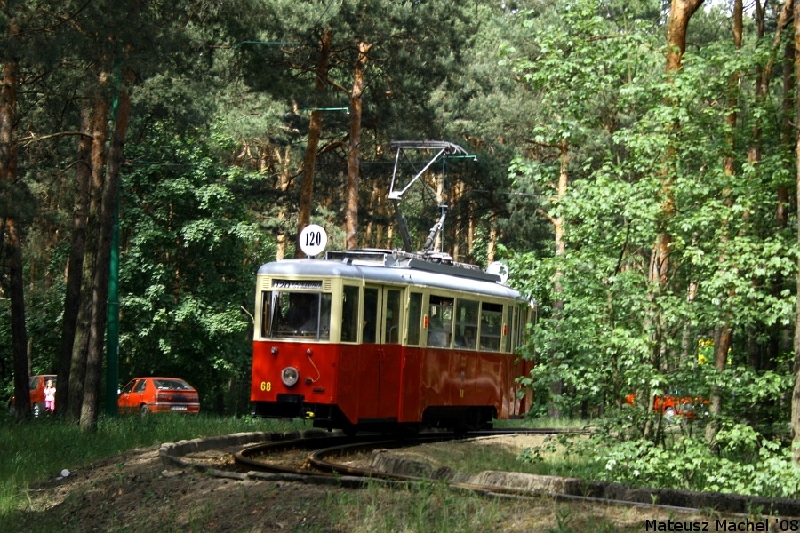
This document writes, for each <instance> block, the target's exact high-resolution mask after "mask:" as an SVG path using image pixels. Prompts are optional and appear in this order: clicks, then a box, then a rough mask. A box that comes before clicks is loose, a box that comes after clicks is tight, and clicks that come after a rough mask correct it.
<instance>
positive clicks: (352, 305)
mask: <svg viewBox="0 0 800 533" xmlns="http://www.w3.org/2000/svg"><path fill="white" fill-rule="evenodd" d="M358 323H359V322H358V287H353V286H350V285H345V286H344V291H343V292H342V328H341V331H342V333H341V335H342V336H341V341H342V342H356V341H358Z"/></svg>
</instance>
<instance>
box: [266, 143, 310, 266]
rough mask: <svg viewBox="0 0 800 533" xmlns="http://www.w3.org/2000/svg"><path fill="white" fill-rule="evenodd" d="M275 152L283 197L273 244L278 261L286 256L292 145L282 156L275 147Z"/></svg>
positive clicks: (279, 186) (279, 184) (279, 185)
mask: <svg viewBox="0 0 800 533" xmlns="http://www.w3.org/2000/svg"><path fill="white" fill-rule="evenodd" d="M275 153H276V155H277V159H278V162H279V163H280V165H281V167H280V170H279V171H278V176H279V179H280V181H279V183H278V188H279V189H280V191H281V193H283V198H284V200H283V201H282V202H281V207H280V211H279V212H278V220H279V221H280V227H279V228H278V239H277V243H276V245H275V260H276V261H280V260H281V259H283V258H285V257H286V244H287V243H286V232H287V228H288V226H289V221H288V220H287V219H288V218H289V217H288V216H287V213H286V205H287V202H286V198H287V197H288V192H289V184H290V183H291V161H292V147H291V146H287V147H286V148H285V149H284V152H283V157H281V156H280V152H279V149H278V148H275ZM313 178H314V176H313V175H312V176H311V179H313ZM306 225H308V221H306ZM301 229H302V228H301Z"/></svg>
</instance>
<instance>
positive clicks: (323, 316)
mask: <svg viewBox="0 0 800 533" xmlns="http://www.w3.org/2000/svg"><path fill="white" fill-rule="evenodd" d="M269 302H270V304H269V306H268V307H269V310H263V315H264V316H265V317H268V323H269V324H270V327H269V328H268V329H267V330H264V328H263V325H262V334H264V335H265V336H269V337H272V338H286V337H313V338H314V339H317V340H320V339H326V340H327V339H329V338H330V331H331V325H330V322H331V294H330V293H319V292H292V291H275V292H273V293H272V294H271V297H270V298H269ZM262 305H263V306H267V298H266V296H265V300H264V302H263V303H262Z"/></svg>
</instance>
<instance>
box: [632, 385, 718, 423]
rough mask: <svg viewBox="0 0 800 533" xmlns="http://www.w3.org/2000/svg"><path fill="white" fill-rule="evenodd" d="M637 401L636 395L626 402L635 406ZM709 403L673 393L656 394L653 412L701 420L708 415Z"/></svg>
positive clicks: (676, 392)
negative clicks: (700, 418)
mask: <svg viewBox="0 0 800 533" xmlns="http://www.w3.org/2000/svg"><path fill="white" fill-rule="evenodd" d="M635 400H636V395H635V394H628V395H627V396H626V397H625V401H626V402H627V403H628V404H629V405H634V403H635ZM708 403H709V402H708V400H707V399H706V398H703V397H700V396H690V395H686V394H681V393H680V391H673V394H656V395H655V396H653V411H655V412H657V413H661V414H663V415H664V416H666V417H669V418H672V417H673V416H682V417H684V418H699V417H701V416H706V415H707V414H708V407H707V406H708Z"/></svg>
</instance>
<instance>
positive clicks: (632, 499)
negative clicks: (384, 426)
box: [234, 428, 800, 516]
mask: <svg viewBox="0 0 800 533" xmlns="http://www.w3.org/2000/svg"><path fill="white" fill-rule="evenodd" d="M581 432H582V431H581V430H573V429H555V428H539V429H513V428H508V429H504V430H493V431H482V432H473V433H467V434H459V435H456V434H452V433H424V434H420V435H417V436H414V437H403V438H391V437H387V436H386V435H366V436H359V437H346V436H313V437H309V438H298V439H293V440H284V441H278V442H267V443H261V444H256V445H252V446H248V447H245V448H242V449H239V450H238V451H237V452H236V453H235V454H234V457H235V460H236V463H237V464H238V465H239V466H244V467H246V468H250V469H254V470H257V471H261V472H271V473H276V474H282V475H286V476H290V477H287V478H286V479H291V480H301V481H304V482H309V483H338V484H340V485H342V486H347V487H359V486H363V485H365V484H367V483H374V482H376V480H380V482H385V483H400V484H405V483H418V482H424V481H430V480H431V477H430V476H427V477H426V476H419V475H411V474H407V473H402V474H401V473H391V472H386V471H381V470H373V469H371V468H369V467H363V466H353V465H352V464H348V463H347V461H343V460H342V459H343V458H347V457H352V455H354V454H357V453H361V454H363V453H364V452H368V451H370V450H377V449H399V448H407V447H412V446H417V445H420V444H425V443H432V442H443V441H449V440H455V439H468V438H474V437H482V436H497V435H514V434H521V433H524V434H544V435H553V434H559V433H581ZM362 463H363V461H362ZM451 474H452V472H451ZM496 474H498V476H497V477H496V479H492V480H491V482H482V481H481V480H480V479H478V480H477V481H476V480H475V479H477V478H479V476H475V477H474V478H475V479H468V480H466V481H464V480H463V479H458V480H456V479H447V478H446V477H443V478H438V477H437V478H435V479H436V480H437V482H442V483H447V484H448V485H449V486H450V487H451V488H453V489H454V490H469V491H474V492H478V493H481V494H484V495H487V496H491V497H518V498H519V497H521V498H531V497H537V498H541V497H543V496H546V497H549V498H552V499H554V500H569V501H582V502H586V503H600V504H606V505H618V506H629V507H647V508H653V509H660V510H665V511H667V512H681V513H702V510H703V509H716V511H718V512H723V513H726V514H730V515H739V514H741V515H743V516H746V514H747V510H748V509H749V508H752V505H753V504H754V502H755V503H758V504H761V505H762V508H763V509H764V512H770V511H771V512H773V513H775V514H778V515H780V516H797V515H798V514H800V513H798V512H797V511H798V510H800V507H798V505H797V502H794V505H785V504H783V503H782V502H776V501H774V500H770V501H769V502H768V504H767V505H764V503H765V502H756V500H757V499H754V498H744V497H736V496H730V495H725V498H724V499H720V498H718V497H719V496H720V495H712V496H716V497H717V499H712V500H709V499H708V498H709V495H707V494H703V493H689V492H688V491H668V490H650V489H638V490H629V489H627V488H625V487H620V486H618V485H615V484H609V483H585V482H583V481H581V480H576V479H571V480H570V479H567V478H556V477H554V476H534V475H527V474H513V473H512V474H508V473H496ZM267 475H270V474H267ZM525 476H527V477H529V478H548V480H549V482H550V483H552V480H554V479H555V480H559V479H560V480H561V481H563V482H564V485H563V486H567V484H568V483H567V482H572V484H573V488H572V489H567V490H561V489H555V490H553V489H552V488H551V487H552V485H546V484H545V485H541V486H537V485H536V483H533V484H525V483H521V484H520V483H519V479H520V477H525ZM461 477H462V478H463V476H461ZM504 481H505V482H504ZM520 485H522V486H520ZM609 488H611V489H612V490H609ZM764 500H766V499H764ZM653 502H659V503H653ZM721 502H722V503H721Z"/></svg>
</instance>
